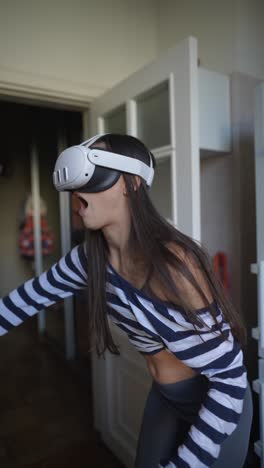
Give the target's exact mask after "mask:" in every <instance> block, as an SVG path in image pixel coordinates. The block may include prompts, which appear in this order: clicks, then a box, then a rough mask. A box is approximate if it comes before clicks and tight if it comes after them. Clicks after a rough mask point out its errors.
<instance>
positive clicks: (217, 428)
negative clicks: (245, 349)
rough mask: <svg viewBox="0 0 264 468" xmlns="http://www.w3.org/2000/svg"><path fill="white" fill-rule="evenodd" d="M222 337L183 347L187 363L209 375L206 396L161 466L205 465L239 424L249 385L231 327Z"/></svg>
mask: <svg viewBox="0 0 264 468" xmlns="http://www.w3.org/2000/svg"><path fill="white" fill-rule="evenodd" d="M218 333H219V332H218ZM227 338H228V339H227V340H225V341H223V340H222V339H220V337H219V336H215V334H214V337H212V336H210V337H209V338H208V339H207V340H205V341H204V342H202V343H201V342H198V339H199V338H198V336H197V335H196V338H195V341H196V344H194V341H193V343H192V346H191V347H189V346H188V347H187V346H186V348H185V346H184V349H182V358H183V360H184V362H185V363H188V364H189V365H190V367H192V368H194V369H195V370H196V371H198V372H199V373H201V374H204V375H206V376H207V378H208V380H209V387H208V392H207V395H206V398H205V400H204V402H203V404H202V406H201V408H200V410H199V413H198V415H197V417H196V420H195V421H194V423H193V424H192V425H191V426H190V429H189V432H188V434H187V436H186V438H185V440H184V441H183V443H182V444H181V445H180V446H179V447H178V448H177V450H176V452H175V454H174V455H173V456H171V457H170V459H169V460H168V459H162V460H160V464H159V465H158V466H159V468H175V467H176V468H189V467H191V468H204V467H210V466H212V465H213V464H214V462H215V461H216V460H217V458H218V457H219V454H220V450H221V444H222V443H223V441H224V440H225V439H226V438H227V437H228V436H229V435H230V434H231V433H232V432H233V431H234V430H235V428H236V427H237V424H238V421H239V419H240V415H241V413H242V409H243V401H244V396H245V393H246V388H247V372H246V368H245V366H244V364H243V353H242V350H241V348H240V347H239V345H238V343H237V342H236V340H235V339H234V337H233V335H232V333H231V330H229V334H228V335H227Z"/></svg>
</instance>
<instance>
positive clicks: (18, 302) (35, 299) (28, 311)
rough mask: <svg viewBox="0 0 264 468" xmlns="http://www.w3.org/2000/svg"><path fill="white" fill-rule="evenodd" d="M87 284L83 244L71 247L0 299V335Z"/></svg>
mask: <svg viewBox="0 0 264 468" xmlns="http://www.w3.org/2000/svg"><path fill="white" fill-rule="evenodd" d="M86 284H87V270H86V256H85V251H84V244H80V245H78V246H76V247H74V248H73V249H72V250H71V251H70V252H69V253H68V254H67V255H65V256H64V257H62V258H61V259H60V260H59V261H58V262H57V263H55V264H54V265H53V266H52V267H51V268H50V269H49V270H47V271H45V272H44V273H42V274H41V275H40V276H38V277H36V278H32V279H30V280H28V281H26V282H25V283H23V284H21V286H19V287H18V288H17V289H14V290H13V291H11V292H10V293H9V294H8V295H7V296H5V297H4V298H2V299H0V335H4V334H5V333H7V332H8V331H9V330H10V329H11V328H13V327H15V326H17V325H20V324H21V323H22V322H24V320H26V319H27V318H28V317H31V316H32V315H34V314H36V313H37V312H39V311H40V310H42V309H44V308H45V307H48V306H50V305H52V304H55V303H56V302H58V301H60V300H61V299H64V298H66V297H68V296H71V295H72V294H74V293H75V292H76V291H78V290H80V289H83V288H85V286H86Z"/></svg>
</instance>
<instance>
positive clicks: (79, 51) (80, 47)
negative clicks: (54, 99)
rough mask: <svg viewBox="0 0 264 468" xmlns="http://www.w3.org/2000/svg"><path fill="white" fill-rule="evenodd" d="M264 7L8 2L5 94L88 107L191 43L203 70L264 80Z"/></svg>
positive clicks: (91, 0) (238, 0)
mask: <svg viewBox="0 0 264 468" xmlns="http://www.w3.org/2000/svg"><path fill="white" fill-rule="evenodd" d="M263 13H264V2H263V1H262V0H222V1H221V2H217V1H212V0H202V1H197V0H184V1H183V0H133V2H131V1H130V0H77V1H73V0H46V1H45V2H41V1H34V0H23V1H19V0H9V1H8V2H7V1H4V0H2V1H1V2H0V94H1V91H2V92H5V93H7V92H8V90H11V91H12V90H13V89H14V88H17V87H18V88H19V89H20V90H21V91H23V90H24V91H26V93H27V94H28V95H29V96H30V93H31V92H33V93H36V92H39V93H40V94H46V95H49V96H53V95H56V96H60V97H62V98H63V97H64V96H65V95H66V94H67V95H68V97H69V98H70V99H72V101H73V102H79V103H86V102H87V103H88V102H90V100H91V99H92V98H93V97H95V96H97V95H99V94H101V93H103V92H104V91H105V90H106V89H108V88H109V87H111V86H113V85H114V84H115V83H117V82H119V81H121V80H122V79H123V78H125V77H127V76H128V75H130V74H131V73H133V72H134V71H136V70H137V69H139V68H141V67H142V66H144V65H145V64H146V63H148V62H150V61H151V60H153V59H154V58H155V57H156V56H157V55H158V54H159V53H160V52H162V51H163V50H164V49H166V48H168V47H170V46H171V45H173V44H174V43H175V42H178V41H179V40H181V39H182V38H184V37H186V36H188V35H194V36H196V37H197V38H198V45H199V57H200V60H201V64H202V65H203V66H204V67H207V68H209V69H212V70H216V71H220V72H226V73H231V72H232V71H240V72H243V73H246V74H250V75H252V76H256V77H263V78H264V57H263V53H262V44H263V42H264V28H263V26H262V20H263V17H264V14H263Z"/></svg>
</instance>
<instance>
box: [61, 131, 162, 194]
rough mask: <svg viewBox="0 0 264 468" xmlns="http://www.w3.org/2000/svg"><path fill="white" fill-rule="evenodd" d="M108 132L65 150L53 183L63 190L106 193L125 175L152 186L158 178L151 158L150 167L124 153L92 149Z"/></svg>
mask: <svg viewBox="0 0 264 468" xmlns="http://www.w3.org/2000/svg"><path fill="white" fill-rule="evenodd" d="M104 135H107V133H104V134H100V135H95V136H94V137H92V138H90V139H89V140H86V141H84V142H83V143H81V144H80V145H76V146H71V147H69V148H67V149H65V150H64V151H63V152H62V153H61V154H60V155H59V157H58V159H57V161H56V164H55V168H54V172H53V183H54V185H55V187H56V189H57V190H59V191H74V190H76V191H78V192H87V193H89V192H102V191H103V190H107V189H108V188H110V187H112V185H114V184H115V183H116V182H117V180H118V179H119V177H120V175H121V172H128V173H129V174H135V175H138V176H140V177H142V178H143V179H144V180H145V181H146V184H147V186H148V187H150V186H151V184H152V181H153V177H154V168H153V161H152V157H151V155H149V158H150V166H148V165H147V164H145V163H143V162H142V161H140V160H139V159H136V158H130V157H128V156H125V155H124V154H117V153H112V152H110V151H106V150H104V149H96V148H94V149H91V148H90V146H91V145H92V144H93V143H95V142H96V141H97V140H98V139H99V138H101V137H102V136H104Z"/></svg>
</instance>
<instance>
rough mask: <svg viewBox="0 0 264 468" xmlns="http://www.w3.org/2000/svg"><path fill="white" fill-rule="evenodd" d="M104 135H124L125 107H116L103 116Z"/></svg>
mask: <svg viewBox="0 0 264 468" xmlns="http://www.w3.org/2000/svg"><path fill="white" fill-rule="evenodd" d="M104 131H105V133H121V134H125V133H126V107H125V105H123V106H120V107H118V108H117V109H115V110H114V111H112V112H110V113H109V114H107V115H106V116H104Z"/></svg>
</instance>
